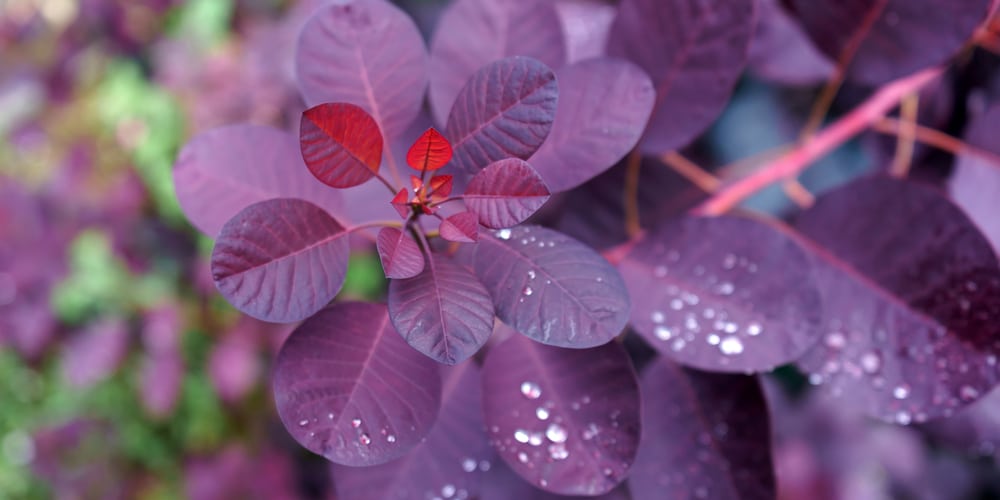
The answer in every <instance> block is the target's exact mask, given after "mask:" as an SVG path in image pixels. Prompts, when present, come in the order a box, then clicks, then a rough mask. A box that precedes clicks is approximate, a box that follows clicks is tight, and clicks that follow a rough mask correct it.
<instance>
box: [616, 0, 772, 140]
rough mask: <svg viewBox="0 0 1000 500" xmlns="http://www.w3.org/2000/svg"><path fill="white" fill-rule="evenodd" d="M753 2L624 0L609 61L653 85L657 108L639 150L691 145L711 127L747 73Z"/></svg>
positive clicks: (741, 0) (730, 0)
mask: <svg viewBox="0 0 1000 500" xmlns="http://www.w3.org/2000/svg"><path fill="white" fill-rule="evenodd" d="M754 17H755V16H754V1H753V0H675V1H670V2H663V1H661V0H623V1H622V3H621V6H620V7H619V9H618V17H617V18H615V22H614V24H612V26H611V34H610V35H609V38H608V55H612V56H618V57H624V58H626V59H629V60H631V61H633V62H635V63H636V64H638V65H639V66H640V67H642V69H644V70H646V73H648V74H649V76H650V77H651V78H652V79H653V85H654V86H655V87H656V105H655V107H654V110H653V116H652V118H650V121H649V126H648V128H647V130H646V135H645V137H644V138H643V140H642V143H641V148H642V150H643V151H644V152H646V153H649V154H654V155H662V154H663V153H666V152H669V151H673V150H675V149H678V148H680V147H682V146H685V145H687V144H688V143H690V142H691V140H692V139H694V138H695V137H696V136H698V135H699V134H700V133H701V132H703V131H704V130H705V129H706V128H707V127H708V126H709V124H711V123H712V122H713V121H714V120H715V119H716V118H717V117H718V116H719V114H720V113H722V109H723V108H724V107H725V105H726V103H727V102H728V101H729V95H730V94H731V93H732V91H733V87H734V86H735V85H736V81H737V80H738V79H739V77H740V75H741V74H743V67H744V65H745V64H746V60H747V51H748V48H749V46H750V38H751V36H752V35H753V31H754Z"/></svg>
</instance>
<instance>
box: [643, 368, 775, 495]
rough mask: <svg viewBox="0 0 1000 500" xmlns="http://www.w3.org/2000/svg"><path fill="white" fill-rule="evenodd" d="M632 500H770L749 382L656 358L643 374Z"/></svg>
mask: <svg viewBox="0 0 1000 500" xmlns="http://www.w3.org/2000/svg"><path fill="white" fill-rule="evenodd" d="M642 424H643V425H642V442H641V443H640V445H639V454H638V456H637V457H636V459H635V466H634V467H633V468H632V474H631V475H630V477H629V481H628V485H629V489H630V490H631V491H632V498H634V499H635V500H647V499H649V500H653V499H661V498H706V499H710V500H724V499H725V500H728V499H741V500H755V499H760V500H764V499H773V498H775V496H776V494H777V493H776V491H775V478H774V468H773V465H772V463H771V433H770V421H769V418H768V413H767V404H766V403H765V401H764V394H763V392H762V391H761V388H760V384H759V383H758V382H757V379H756V378H755V377H750V376H746V375H724V374H717V373H705V372H699V371H696V370H691V369H686V368H681V367H680V366H678V365H675V364H674V363H672V362H671V361H669V360H667V359H664V358H660V359H659V360H658V361H656V362H654V364H653V365H652V366H650V367H649V368H647V369H646V371H645V372H644V373H643V375H642Z"/></svg>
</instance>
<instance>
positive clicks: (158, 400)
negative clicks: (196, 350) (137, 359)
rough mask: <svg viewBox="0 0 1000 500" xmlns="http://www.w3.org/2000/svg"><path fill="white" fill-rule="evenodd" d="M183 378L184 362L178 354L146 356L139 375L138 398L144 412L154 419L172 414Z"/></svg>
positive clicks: (170, 352)
mask: <svg viewBox="0 0 1000 500" xmlns="http://www.w3.org/2000/svg"><path fill="white" fill-rule="evenodd" d="M183 378H184V362H183V360H182V359H181V356H180V353H179V352H176V351H173V350H170V351H165V352H159V353H155V354H147V355H146V356H145V357H144V359H143V363H142V368H141V372H140V374H139V384H140V392H139V396H140V397H141V398H142V403H143V406H144V407H145V408H146V411H148V412H149V413H150V415H152V416H153V417H155V418H163V417H166V416H169V415H170V414H171V413H173V411H174V407H175V406H176V404H177V397H178V396H179V395H180V389H181V382H182V379H183Z"/></svg>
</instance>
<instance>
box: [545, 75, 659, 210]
mask: <svg viewBox="0 0 1000 500" xmlns="http://www.w3.org/2000/svg"><path fill="white" fill-rule="evenodd" d="M556 78H557V79H558V80H559V82H560V84H559V109H558V110H557V112H556V120H555V123H554V124H553V125H552V132H551V133H550V134H549V137H548V139H546V140H545V142H544V143H543V144H542V147H541V148H539V150H538V151H537V152H536V153H535V154H534V156H532V157H531V164H532V165H533V166H534V167H535V170H537V171H538V173H539V174H540V175H541V176H542V178H543V179H545V184H546V185H548V187H549V189H550V190H552V191H553V192H560V191H566V190H568V189H571V188H574V187H577V186H579V185H580V184H583V183H584V182H586V181H588V180H590V179H591V178H593V177H594V176H596V175H598V174H600V173H601V172H604V171H605V170H607V169H609V168H611V166H613V165H614V164H615V163H617V162H618V160H621V159H622V158H623V157H624V156H625V155H626V154H627V153H628V152H629V151H630V150H631V149H632V148H633V147H635V144H636V143H637V142H638V141H639V138H640V137H642V131H643V130H644V129H645V127H646V121H647V120H649V115H650V112H652V110H653V103H654V101H655V100H656V92H655V91H654V90H653V84H652V82H650V80H649V77H648V76H646V73H645V72H643V71H642V70H641V69H639V67H637V66H635V65H633V64H631V63H629V62H626V61H622V60H618V59H611V58H601V59H589V60H586V61H582V62H579V63H576V64H572V65H570V66H566V67H563V68H562V69H560V70H559V71H557V72H556Z"/></svg>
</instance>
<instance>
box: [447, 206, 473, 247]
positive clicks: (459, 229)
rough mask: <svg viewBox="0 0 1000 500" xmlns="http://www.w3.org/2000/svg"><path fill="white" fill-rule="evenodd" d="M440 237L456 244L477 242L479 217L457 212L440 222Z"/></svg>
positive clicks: (470, 213)
mask: <svg viewBox="0 0 1000 500" xmlns="http://www.w3.org/2000/svg"><path fill="white" fill-rule="evenodd" d="M438 231H439V232H440V233H441V237H442V238H444V239H446V240H448V241H454V242H458V243H475V242H476V241H479V217H477V216H476V214H474V213H472V212H459V213H457V214H455V215H451V216H449V217H448V218H447V219H445V220H443V221H441V227H439V228H438Z"/></svg>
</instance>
